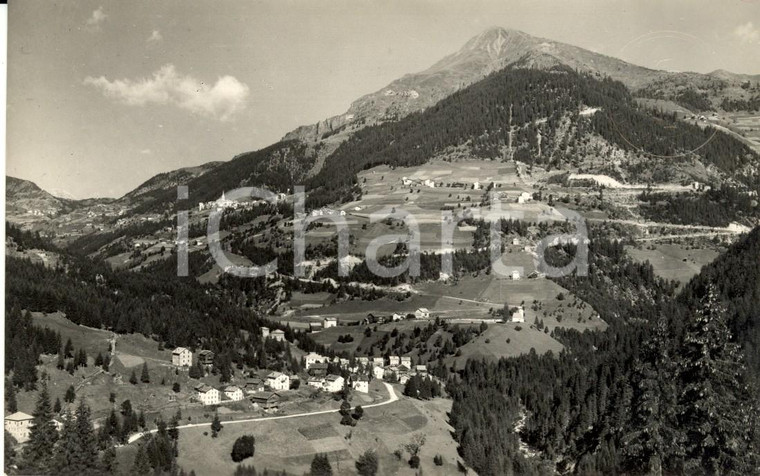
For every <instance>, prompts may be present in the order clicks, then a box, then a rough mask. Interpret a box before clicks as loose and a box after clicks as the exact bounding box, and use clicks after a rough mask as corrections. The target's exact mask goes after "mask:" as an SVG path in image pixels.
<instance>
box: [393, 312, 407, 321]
mask: <svg viewBox="0 0 760 476" xmlns="http://www.w3.org/2000/svg"><path fill="white" fill-rule="evenodd" d="M405 318H406V316H404V315H403V314H399V313H397V312H394V313H393V316H391V320H392V321H394V322H395V321H403V320H404V319H405Z"/></svg>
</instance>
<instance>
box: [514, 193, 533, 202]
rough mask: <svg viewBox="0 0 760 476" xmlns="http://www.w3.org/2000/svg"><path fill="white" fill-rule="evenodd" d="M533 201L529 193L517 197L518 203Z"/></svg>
mask: <svg viewBox="0 0 760 476" xmlns="http://www.w3.org/2000/svg"><path fill="white" fill-rule="evenodd" d="M531 200H533V196H532V195H531V194H529V193H528V192H523V193H521V194H520V196H519V197H517V203H528V202H530V201H531Z"/></svg>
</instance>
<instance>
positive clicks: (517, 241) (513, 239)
mask: <svg viewBox="0 0 760 476" xmlns="http://www.w3.org/2000/svg"><path fill="white" fill-rule="evenodd" d="M512 245H513V246H519V245H520V238H512Z"/></svg>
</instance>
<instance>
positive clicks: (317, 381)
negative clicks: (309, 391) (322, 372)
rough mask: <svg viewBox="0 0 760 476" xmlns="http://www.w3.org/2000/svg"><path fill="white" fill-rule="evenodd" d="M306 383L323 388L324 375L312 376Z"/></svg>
mask: <svg viewBox="0 0 760 476" xmlns="http://www.w3.org/2000/svg"><path fill="white" fill-rule="evenodd" d="M306 385H308V386H309V387H314V388H317V389H319V390H322V389H323V388H324V386H325V379H324V377H311V378H309V380H307V381H306Z"/></svg>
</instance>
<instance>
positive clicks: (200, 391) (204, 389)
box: [195, 383, 220, 405]
mask: <svg viewBox="0 0 760 476" xmlns="http://www.w3.org/2000/svg"><path fill="white" fill-rule="evenodd" d="M195 397H196V398H197V399H198V401H199V402H201V403H202V404H203V405H217V404H219V401H220V395H219V390H217V389H215V388H214V387H211V386H209V385H206V384H205V383H202V384H200V385H198V386H197V387H195Z"/></svg>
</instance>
